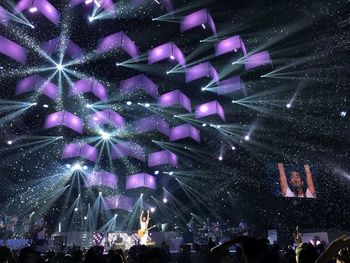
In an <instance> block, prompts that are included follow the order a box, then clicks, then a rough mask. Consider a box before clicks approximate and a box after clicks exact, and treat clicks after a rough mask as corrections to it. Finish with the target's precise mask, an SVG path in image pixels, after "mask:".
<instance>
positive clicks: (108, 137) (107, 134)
mask: <svg viewBox="0 0 350 263" xmlns="http://www.w3.org/2000/svg"><path fill="white" fill-rule="evenodd" d="M100 135H101V137H102V139H104V140H109V139H110V138H111V135H110V134H109V133H108V132H105V131H101V132H100Z"/></svg>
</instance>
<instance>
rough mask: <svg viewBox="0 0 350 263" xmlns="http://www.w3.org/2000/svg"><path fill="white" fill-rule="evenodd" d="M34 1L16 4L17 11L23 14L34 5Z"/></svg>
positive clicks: (28, 0)
mask: <svg viewBox="0 0 350 263" xmlns="http://www.w3.org/2000/svg"><path fill="white" fill-rule="evenodd" d="M32 2H33V0H21V1H19V2H18V3H17V4H16V7H15V11H16V12H22V11H23V10H25V9H27V8H28V7H30V6H31V5H32Z"/></svg>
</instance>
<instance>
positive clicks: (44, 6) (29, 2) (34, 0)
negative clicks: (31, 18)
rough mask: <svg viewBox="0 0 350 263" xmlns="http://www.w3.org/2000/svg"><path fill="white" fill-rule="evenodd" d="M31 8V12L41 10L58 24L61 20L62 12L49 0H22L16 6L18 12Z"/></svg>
mask: <svg viewBox="0 0 350 263" xmlns="http://www.w3.org/2000/svg"><path fill="white" fill-rule="evenodd" d="M25 9H29V11H30V12H31V13H34V12H36V11H39V12H40V13H42V14H43V15H44V16H45V17H46V18H47V19H48V20H50V21H51V22H52V23H54V24H55V25H56V26H57V25H58V23H59V22H60V13H59V12H58V10H57V9H56V8H55V7H54V6H53V5H51V4H50V3H49V2H48V1H47V0H21V1H19V2H18V4H17V5H16V7H15V10H16V12H22V11H23V10H25Z"/></svg>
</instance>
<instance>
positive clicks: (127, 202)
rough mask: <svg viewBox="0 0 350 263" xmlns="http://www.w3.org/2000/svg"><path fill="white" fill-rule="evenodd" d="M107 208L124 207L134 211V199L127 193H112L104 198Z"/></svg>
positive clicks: (123, 208)
mask: <svg viewBox="0 0 350 263" xmlns="http://www.w3.org/2000/svg"><path fill="white" fill-rule="evenodd" d="M104 201H105V207H104V208H105V209H107V210H108V209H122V210H125V211H128V212H131V211H132V204H133V200H132V198H131V197H128V196H125V195H110V196H106V197H105V198H104Z"/></svg>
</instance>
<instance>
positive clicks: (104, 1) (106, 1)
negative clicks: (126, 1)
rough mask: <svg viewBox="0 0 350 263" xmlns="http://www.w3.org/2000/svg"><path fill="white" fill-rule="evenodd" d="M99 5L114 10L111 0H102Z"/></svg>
mask: <svg viewBox="0 0 350 263" xmlns="http://www.w3.org/2000/svg"><path fill="white" fill-rule="evenodd" d="M101 7H102V8H104V9H106V10H107V11H110V12H112V11H114V4H113V1H111V0H102V3H101Z"/></svg>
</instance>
